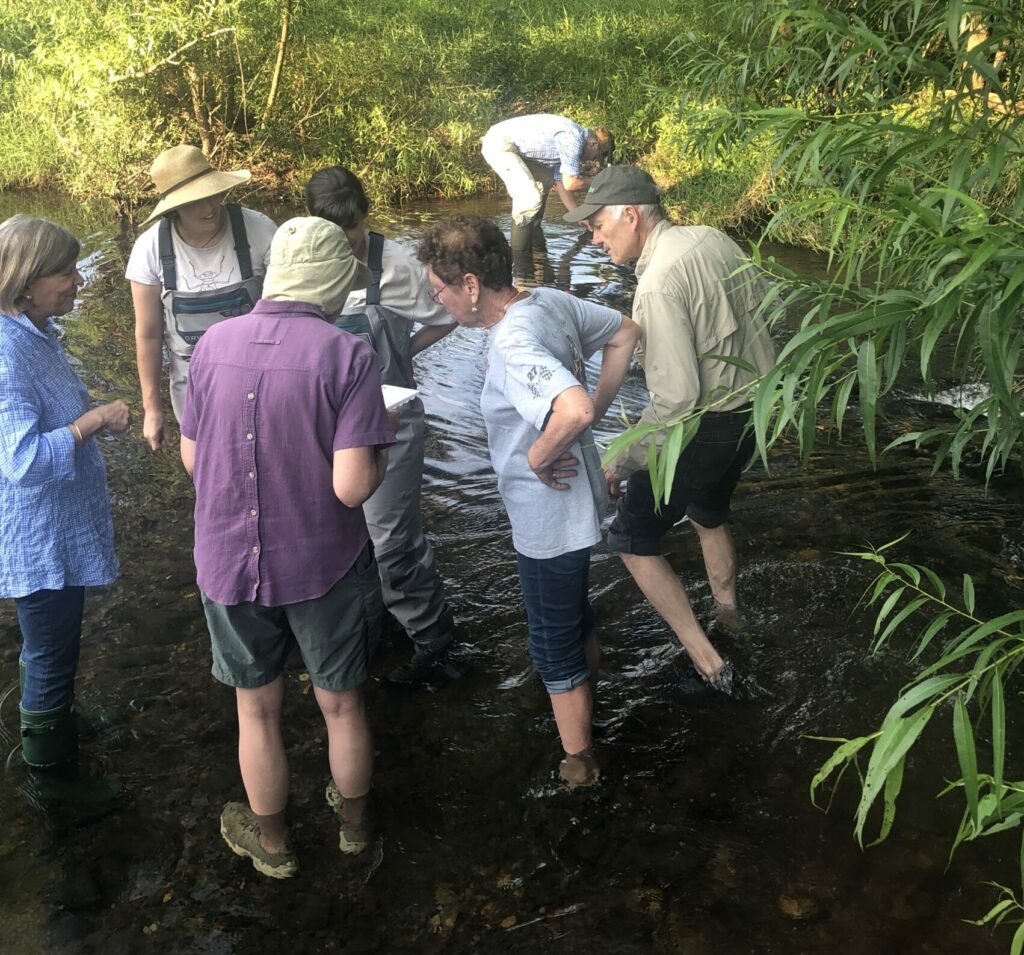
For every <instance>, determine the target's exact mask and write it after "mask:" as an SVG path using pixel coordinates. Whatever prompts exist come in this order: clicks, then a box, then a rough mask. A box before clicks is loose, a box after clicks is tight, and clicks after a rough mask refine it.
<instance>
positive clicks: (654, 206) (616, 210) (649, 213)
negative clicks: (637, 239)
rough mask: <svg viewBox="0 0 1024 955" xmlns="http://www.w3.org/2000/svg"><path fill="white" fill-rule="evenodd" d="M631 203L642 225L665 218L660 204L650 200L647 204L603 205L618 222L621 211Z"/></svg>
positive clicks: (653, 223) (652, 223)
mask: <svg viewBox="0 0 1024 955" xmlns="http://www.w3.org/2000/svg"><path fill="white" fill-rule="evenodd" d="M629 205H632V206H633V208H634V209H636V211H637V213H638V214H639V216H640V222H641V224H642V225H656V224H657V223H659V222H661V220H662V219H664V218H665V210H664V209H662V208H661V204H660V203H657V202H652V203H650V204H648V205H643V206H638V205H633V203H631V202H627V203H625V204H624V205H621V206H605V209H607V210H608V214H609V215H610V216H611V217H612V219H613V220H614V221H615V222H618V221H619V219H621V218H622V213H623V212H624V211H625V209H626V206H629Z"/></svg>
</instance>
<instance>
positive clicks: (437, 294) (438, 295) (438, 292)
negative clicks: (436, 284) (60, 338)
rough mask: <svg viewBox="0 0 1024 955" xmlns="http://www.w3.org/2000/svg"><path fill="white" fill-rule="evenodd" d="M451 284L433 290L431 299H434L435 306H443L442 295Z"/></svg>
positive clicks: (446, 283) (447, 283)
mask: <svg viewBox="0 0 1024 955" xmlns="http://www.w3.org/2000/svg"><path fill="white" fill-rule="evenodd" d="M451 284H452V283H451V282H445V283H444V285H442V286H441V287H440V288H437V289H433V290H432V291H431V293H430V297H431V299H433V301H434V304H435V305H440V304H441V293H442V292H443V291H444V290H445V289H446V288H448V287H449V286H450V285H451Z"/></svg>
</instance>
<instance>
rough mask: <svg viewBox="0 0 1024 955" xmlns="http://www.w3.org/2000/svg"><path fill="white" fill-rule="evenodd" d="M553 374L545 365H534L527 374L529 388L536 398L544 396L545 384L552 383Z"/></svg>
mask: <svg viewBox="0 0 1024 955" xmlns="http://www.w3.org/2000/svg"><path fill="white" fill-rule="evenodd" d="M553 374H554V373H553V372H552V370H551V369H550V368H548V367H546V366H544V365H532V366H531V367H530V370H529V371H528V372H527V373H526V383H527V387H529V389H530V394H531V395H533V397H534V398H540V397H542V396H543V394H544V383H545V382H548V381H551V379H552V377H553Z"/></svg>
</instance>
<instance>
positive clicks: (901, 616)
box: [872, 597, 928, 650]
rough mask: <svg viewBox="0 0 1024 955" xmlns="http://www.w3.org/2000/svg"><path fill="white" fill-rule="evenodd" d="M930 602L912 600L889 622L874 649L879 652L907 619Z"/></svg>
mask: <svg viewBox="0 0 1024 955" xmlns="http://www.w3.org/2000/svg"><path fill="white" fill-rule="evenodd" d="M927 602H928V598H927V597H917V598H915V599H914V600H911V601H910V603H908V604H907V605H906V606H905V607H904V608H903V609H902V610H901V611H900V612H899V613H898V614H896V615H895V616H894V617H893V618H892V620H890V621H889V623H888V624H887V626H886V628H885V630H884V631H883V632H882V635H881V636H880V637H879V638H878V639H877V640H876V641H875V645H874V647H873V648H872V649H875V650H877V649H878V648H879V647H881V646H882V644H884V643H885V641H886V640H888V639H889V637H891V636H892V635H893V634H894V633H895V632H896V629H897V628H898V627H899V625H900V624H901V623H903V621H904V620H906V619H907V617H909V616H910V615H911V614H912V613H913V612H914V611H915V610H918V609H920V607H921V606H922V605H923V604H926V603H927Z"/></svg>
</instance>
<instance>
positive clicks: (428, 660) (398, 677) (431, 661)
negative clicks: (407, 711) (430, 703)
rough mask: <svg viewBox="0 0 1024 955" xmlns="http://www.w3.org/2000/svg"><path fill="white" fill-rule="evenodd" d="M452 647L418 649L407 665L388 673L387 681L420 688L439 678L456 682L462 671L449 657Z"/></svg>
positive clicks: (407, 661) (447, 645)
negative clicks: (421, 685) (419, 686)
mask: <svg viewBox="0 0 1024 955" xmlns="http://www.w3.org/2000/svg"><path fill="white" fill-rule="evenodd" d="M451 647H452V644H450V643H448V644H446V645H445V646H443V647H440V648H438V649H431V650H426V649H424V648H423V647H417V648H416V652H415V653H414V654H413V655H412V656H411V657H410V658H409V659H408V660H406V662H405V663H403V664H402V665H401V666H398V667H395V669H394V670H392V671H391V672H390V673H388V675H387V677H386V679H387V681H388V682H389V683H398V684H400V685H402V686H418V685H420V684H424V683H430V682H432V681H436V680H438V679H439V678H441V679H448V680H454V679H455V678H456V677H457V676H459V675H460V674H461V670H460V668H459V666H458V665H457V664H456V663H455V661H454V660H452V659H451V657H450V655H449V651H450V650H451Z"/></svg>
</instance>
